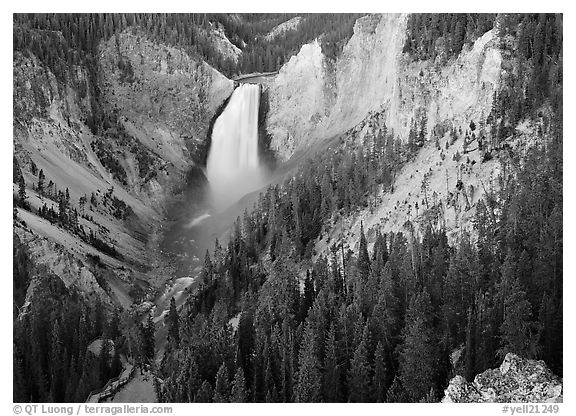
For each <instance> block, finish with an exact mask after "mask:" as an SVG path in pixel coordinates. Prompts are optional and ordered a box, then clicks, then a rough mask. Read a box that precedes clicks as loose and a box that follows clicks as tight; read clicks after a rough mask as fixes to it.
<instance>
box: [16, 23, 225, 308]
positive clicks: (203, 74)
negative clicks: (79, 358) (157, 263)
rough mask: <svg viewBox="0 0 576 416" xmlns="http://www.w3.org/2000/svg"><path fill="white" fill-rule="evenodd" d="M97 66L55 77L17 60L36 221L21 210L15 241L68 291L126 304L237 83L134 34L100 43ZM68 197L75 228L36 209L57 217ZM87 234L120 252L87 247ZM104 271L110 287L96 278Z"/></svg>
mask: <svg viewBox="0 0 576 416" xmlns="http://www.w3.org/2000/svg"><path fill="white" fill-rule="evenodd" d="M97 65H98V68H97V70H95V71H94V68H92V69H90V68H87V67H85V66H80V65H79V66H69V67H66V68H67V69H66V72H65V74H66V75H65V76H62V75H61V74H60V76H59V77H57V76H56V75H55V74H54V73H53V72H52V71H51V69H50V68H49V67H48V66H47V65H45V64H44V63H43V62H42V61H40V60H39V59H37V58H36V57H35V56H34V55H33V54H32V53H26V54H23V53H21V52H16V53H15V56H14V62H13V84H14V96H13V105H14V115H15V118H14V124H13V131H14V145H15V157H16V159H17V160H18V162H19V165H20V167H21V169H22V172H23V176H24V179H25V182H26V188H27V195H28V200H27V202H28V203H29V204H30V206H31V209H32V212H28V211H25V210H22V209H18V211H17V212H18V216H19V219H20V221H23V223H19V224H16V225H15V227H14V232H15V233H16V234H17V235H18V236H19V238H20V239H21V240H22V241H25V242H26V243H27V244H29V245H30V247H31V248H32V261H33V262H34V263H35V264H36V265H38V266H44V267H46V270H48V271H49V272H51V273H53V274H54V275H57V276H59V277H60V278H61V279H62V281H63V282H64V283H65V284H66V286H67V287H68V286H72V287H75V288H76V289H78V290H80V291H81V292H85V293H93V294H95V296H97V297H99V298H101V300H103V301H105V302H107V303H110V302H112V303H116V304H120V305H123V306H127V305H129V304H130V302H131V300H132V298H131V296H132V294H133V293H136V292H139V291H140V292H141V289H142V288H143V287H145V286H146V285H141V284H140V283H138V282H139V281H141V280H152V278H151V279H146V277H144V276H143V275H142V272H143V271H144V272H145V271H146V270H148V269H149V267H150V265H151V263H153V259H152V257H154V252H153V249H154V244H155V241H154V238H153V237H154V229H155V224H158V222H159V221H160V219H161V218H162V216H163V209H164V207H165V203H164V202H165V199H166V198H167V197H169V196H170V195H171V193H172V192H173V190H174V189H175V187H178V186H180V185H181V184H182V182H183V180H184V177H185V173H186V171H187V170H188V168H189V167H190V166H191V165H193V164H194V154H195V152H196V151H197V147H198V145H199V144H201V143H202V142H203V141H204V139H205V136H206V133H207V130H208V125H209V122H210V119H211V118H212V116H213V114H214V112H215V111H216V109H217V107H218V106H219V105H220V104H221V103H222V102H223V101H224V99H225V98H226V97H227V96H228V95H229V94H230V93H231V92H232V90H233V82H232V81H230V80H228V79H227V78H226V77H224V76H223V75H221V74H220V73H218V72H217V71H216V70H214V69H213V68H211V67H210V66H209V65H207V64H206V63H204V62H203V61H201V60H199V59H196V58H192V57H190V56H188V55H187V54H186V53H184V52H183V51H181V50H179V49H176V48H170V47H167V46H164V45H160V44H155V43H153V42H150V41H149V40H147V39H146V38H144V37H142V36H139V35H138V34H137V33H132V32H125V33H122V34H119V35H118V36H113V37H112V38H111V39H109V40H108V41H106V42H102V43H101V45H100V47H99V56H98V59H97ZM91 70H92V76H91V74H90V71H91ZM93 74H96V76H94V75H93ZM94 91H99V97H95V96H93V92H94ZM96 99H98V105H97V106H95V105H94V102H95V100H96ZM97 112H104V113H106V116H105V117H102V115H101V113H100V114H97ZM98 123H101V125H100V126H99V127H98V128H95V125H97V124H98ZM96 131H97V132H96ZM40 170H42V173H43V175H44V177H45V179H44V184H43V185H44V189H43V190H42V191H41V190H38V189H37V187H38V183H39V181H40V178H39V171H40ZM65 190H67V196H66V201H67V202H66V204H67V205H68V212H69V213H70V216H71V217H72V216H73V214H72V213H73V212H76V216H74V217H75V218H77V219H76V220H75V221H77V225H76V226H75V227H77V228H76V231H72V228H73V227H66V226H62V224H61V223H60V222H59V221H60V220H56V221H54V220H53V221H52V222H50V221H48V220H47V219H46V218H41V217H40V215H39V212H38V210H39V209H40V208H42V207H43V206H44V205H45V206H46V209H53V210H54V211H55V212H56V213H58V212H59V204H61V201H62V199H61V198H64V191H65ZM59 192H62V197H60V196H59ZM80 198H86V199H85V200H84V203H81V200H80ZM92 235H93V236H94V237H95V238H98V239H99V240H100V241H102V242H103V243H104V244H106V245H108V247H109V248H110V250H116V252H117V253H118V254H117V255H109V253H108V254H107V253H105V252H102V251H100V250H99V249H97V248H95V246H93V245H90V244H88V240H89V238H92V237H91V236H92ZM89 236H90V237H89ZM151 237H152V238H151ZM94 259H97V260H96V261H95V260H94ZM102 270H105V272H102ZM98 273H100V274H102V273H103V274H102V275H103V276H104V275H105V276H106V278H102V279H100V278H98V279H97V280H98V281H96V280H95V277H94V276H96V275H97V274H98ZM105 281H106V282H107V283H105ZM135 285H136V286H141V287H140V288H139V289H135Z"/></svg>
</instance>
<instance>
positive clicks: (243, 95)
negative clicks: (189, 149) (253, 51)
mask: <svg viewBox="0 0 576 416" xmlns="http://www.w3.org/2000/svg"><path fill="white" fill-rule="evenodd" d="M259 104H260V86H259V85H254V84H242V85H240V86H238V88H236V89H235V90H234V92H233V94H232V97H231V98H230V101H229V102H228V105H227V106H226V108H225V109H224V111H223V112H222V114H221V115H220V117H218V119H217V120H216V122H215V124H214V129H213V131H212V138H211V139H212V143H211V146H210V152H209V154H208V161H207V165H206V168H207V175H208V181H209V182H210V189H211V193H212V199H213V202H214V205H215V206H216V207H220V208H223V207H226V206H228V205H230V204H231V203H233V202H235V201H237V200H238V199H240V198H241V197H242V196H243V195H246V194H247V193H249V192H251V191H254V190H256V189H258V188H259V187H260V186H262V183H263V175H262V169H261V166H260V161H259V157H258V108H259Z"/></svg>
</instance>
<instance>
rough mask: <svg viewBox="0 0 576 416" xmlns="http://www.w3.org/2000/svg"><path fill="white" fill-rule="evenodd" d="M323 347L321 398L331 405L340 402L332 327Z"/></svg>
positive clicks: (334, 339) (338, 374)
mask: <svg viewBox="0 0 576 416" xmlns="http://www.w3.org/2000/svg"><path fill="white" fill-rule="evenodd" d="M324 345H325V352H324V357H325V358H324V374H323V383H322V387H323V397H324V400H325V401H326V402H328V403H333V402H338V401H339V400H340V365H339V364H338V355H337V345H336V331H335V330H334V326H331V327H330V329H329V330H328V332H327V334H326V342H325V344H324Z"/></svg>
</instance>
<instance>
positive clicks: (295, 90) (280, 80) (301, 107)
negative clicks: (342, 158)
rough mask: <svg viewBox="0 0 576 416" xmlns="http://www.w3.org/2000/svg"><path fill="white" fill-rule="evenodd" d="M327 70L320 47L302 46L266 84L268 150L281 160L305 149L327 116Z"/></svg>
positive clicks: (311, 44) (328, 83)
mask: <svg viewBox="0 0 576 416" xmlns="http://www.w3.org/2000/svg"><path fill="white" fill-rule="evenodd" d="M329 87H330V82H329V81H328V71H327V67H326V61H325V59H324V55H322V49H321V47H320V44H319V43H318V42H317V41H315V42H312V43H310V44H307V45H304V46H302V48H301V49H300V52H299V53H298V55H296V56H293V57H292V58H290V60H289V61H288V62H287V63H286V64H285V65H284V66H283V67H282V68H281V69H280V71H279V73H278V75H277V76H276V77H275V78H274V81H273V82H272V83H268V84H267V88H268V91H269V103H270V110H269V112H268V117H267V130H268V132H269V133H270V134H271V136H272V142H271V147H272V149H273V150H274V151H275V152H276V154H277V155H278V156H279V157H280V158H281V159H289V158H290V156H291V155H292V154H293V153H294V152H295V151H296V149H298V148H303V147H305V144H306V143H310V141H311V140H312V137H314V135H315V134H316V131H317V128H318V126H319V125H320V124H321V123H322V122H323V121H325V120H326V117H327V116H328V115H329V111H330V105H329V101H330V100H329V97H330V93H329V92H328V91H329Z"/></svg>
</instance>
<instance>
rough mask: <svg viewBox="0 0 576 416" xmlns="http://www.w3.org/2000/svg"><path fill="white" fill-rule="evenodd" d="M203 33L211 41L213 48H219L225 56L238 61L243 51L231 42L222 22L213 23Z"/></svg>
mask: <svg viewBox="0 0 576 416" xmlns="http://www.w3.org/2000/svg"><path fill="white" fill-rule="evenodd" d="M203 35H204V36H205V37H206V39H208V41H209V42H210V43H211V45H212V48H213V49H215V50H217V51H218V52H219V53H220V54H221V55H222V56H223V57H224V58H226V59H230V60H232V61H235V62H236V61H238V58H239V57H240V55H241V54H242V51H241V50H240V48H238V46H236V45H234V44H233V43H232V42H230V39H228V37H227V36H226V33H224V27H222V25H220V24H211V27H210V29H209V30H206V31H203Z"/></svg>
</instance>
